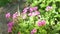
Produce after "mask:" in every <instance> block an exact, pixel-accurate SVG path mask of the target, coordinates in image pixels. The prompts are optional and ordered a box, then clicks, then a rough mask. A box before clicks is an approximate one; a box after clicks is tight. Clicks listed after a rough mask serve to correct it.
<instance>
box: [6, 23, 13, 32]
mask: <svg viewBox="0 0 60 34" xmlns="http://www.w3.org/2000/svg"><path fill="white" fill-rule="evenodd" d="M13 24H14V23H13V22H9V23H8V24H7V26H8V32H12V27H13Z"/></svg>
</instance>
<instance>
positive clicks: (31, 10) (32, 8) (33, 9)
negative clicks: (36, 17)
mask: <svg viewBox="0 0 60 34" xmlns="http://www.w3.org/2000/svg"><path fill="white" fill-rule="evenodd" d="M37 9H38V7H31V8H30V9H29V10H30V12H33V11H36V10H37Z"/></svg>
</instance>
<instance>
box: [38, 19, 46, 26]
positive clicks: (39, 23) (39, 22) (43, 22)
mask: <svg viewBox="0 0 60 34" xmlns="http://www.w3.org/2000/svg"><path fill="white" fill-rule="evenodd" d="M45 24H46V21H45V20H42V21H40V20H38V23H37V25H38V26H44V25H45Z"/></svg>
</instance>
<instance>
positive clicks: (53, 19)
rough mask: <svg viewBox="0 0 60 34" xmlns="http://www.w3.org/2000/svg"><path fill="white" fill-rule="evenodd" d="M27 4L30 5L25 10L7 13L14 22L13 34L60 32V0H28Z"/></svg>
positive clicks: (54, 33) (59, 33) (57, 33)
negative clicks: (11, 13) (11, 15)
mask: <svg viewBox="0 0 60 34" xmlns="http://www.w3.org/2000/svg"><path fill="white" fill-rule="evenodd" d="M26 4H29V5H30V6H29V7H26V8H24V9H23V12H20V13H18V12H16V13H14V14H13V17H10V14H9V13H7V14H6V18H8V19H10V18H11V19H12V21H13V23H14V25H13V26H12V31H10V32H11V33H12V34H60V0H27V2H26ZM9 23H10V22H9ZM9 23H8V24H9ZM8 27H9V26H8ZM9 28H11V27H9ZM10 32H9V33H10Z"/></svg>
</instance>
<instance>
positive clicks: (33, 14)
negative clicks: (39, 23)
mask: <svg viewBox="0 0 60 34" xmlns="http://www.w3.org/2000/svg"><path fill="white" fill-rule="evenodd" d="M39 14H40V13H39V12H38V11H35V12H32V13H29V14H28V16H36V15H39Z"/></svg>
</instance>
